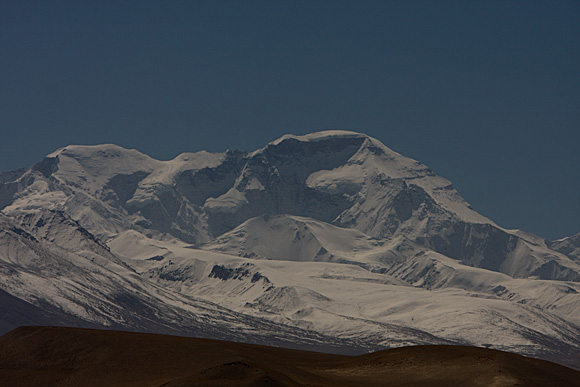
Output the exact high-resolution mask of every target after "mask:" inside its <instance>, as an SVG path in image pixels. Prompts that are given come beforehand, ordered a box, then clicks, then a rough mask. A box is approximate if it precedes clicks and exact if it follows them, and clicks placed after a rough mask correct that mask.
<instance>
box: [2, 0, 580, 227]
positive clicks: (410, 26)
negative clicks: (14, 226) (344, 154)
mask: <svg viewBox="0 0 580 387" xmlns="http://www.w3.org/2000/svg"><path fill="white" fill-rule="evenodd" d="M326 129H348V130H356V131H360V132H365V133H367V134H369V135H371V136H373V137H376V138H378V139H379V140H381V141H382V142H383V143H385V145H387V146H388V147H390V148H392V149H393V150H395V151H397V152H399V153H402V154H404V155H406V156H410V157H413V158H415V159H417V160H419V161H421V162H423V163H424V164H426V165H428V166H429V167H431V168H432V169H433V170H435V172H437V173H438V174H439V175H441V176H443V177H446V178H447V179H449V180H451V181H452V182H453V183H454V185H455V187H456V188H457V189H458V190H459V192H460V193H461V194H462V195H463V196H464V198H465V199H466V200H467V201H469V202H470V203H471V204H472V205H473V207H474V209H476V210H477V211H479V212H480V213H482V214H484V215H486V216H488V217H490V218H491V219H493V220H495V221H496V222H497V223H498V224H499V225H501V226H504V227H508V228H520V229H524V230H527V231H531V232H534V233H536V234H538V235H541V236H544V237H547V238H557V237H562V236H567V235H572V234H575V233H578V232H580V1H576V0H574V1H548V0H546V1H530V0H525V1H491V0H489V1H464V0H460V1H443V0H437V1H435V0H429V1H364V0H360V1H355V0H353V1H316V0H313V1H284V0H274V1H226V0H215V1H177V0H173V1H171V0H168V1H128V0H115V1H104V0H100V1H92V0H80V1H79V0H75V1H55V0H51V1H44V0H42V1H30V0H16V1H12V0H0V170H2V171H6V170H14V169H17V168H20V167H24V166H28V165H31V164H33V163H35V162H37V161H39V160H41V159H42V157H43V156H44V155H46V154H48V153H50V152H52V151H54V150H55V149H57V148H60V147H63V146H66V145H68V144H99V143H115V144H119V145H121V146H124V147H127V148H136V149H138V150H140V151H142V152H144V153H147V154H149V155H150V156H152V157H155V158H158V159H170V158H173V157H175V156H176V155H177V154H179V153H181V152H184V151H198V150H202V149H205V150H209V151H224V150H225V149H228V148H229V149H242V150H253V149H257V148H259V147H261V146H263V145H264V144H265V143H267V142H269V141H271V140H273V139H275V138H278V137H279V136H281V135H283V134H286V133H294V134H304V133H308V132H313V131H319V130H326Z"/></svg>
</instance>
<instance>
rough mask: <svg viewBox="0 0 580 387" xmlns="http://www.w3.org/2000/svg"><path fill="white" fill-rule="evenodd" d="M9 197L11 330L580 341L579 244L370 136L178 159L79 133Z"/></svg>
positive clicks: (542, 348)
mask: <svg viewBox="0 0 580 387" xmlns="http://www.w3.org/2000/svg"><path fill="white" fill-rule="evenodd" d="M0 209H1V211H2V213H1V217H0V220H2V223H1V224H2V228H1V229H0V239H1V240H2V244H0V269H1V270H3V271H2V273H5V274H3V275H2V276H1V277H0V287H1V289H2V291H3V292H4V293H2V294H5V297H7V299H8V298H9V299H10V300H12V301H13V302H15V303H17V304H18V305H20V306H19V308H21V309H22V310H23V311H32V310H34V313H32V312H26V313H25V312H23V313H22V314H21V315H18V316H16V315H10V316H11V317H8V318H6V320H5V321H4V326H7V327H10V326H14V325H18V324H21V323H27V322H28V321H29V320H31V321H32V322H34V318H33V317H30V318H28V317H27V316H36V315H37V314H38V315H42V314H43V313H44V314H45V315H46V313H49V314H50V316H56V315H58V316H60V317H58V319H57V318H56V317H50V318H52V319H54V320H55V324H57V323H59V321H60V322H61V323H63V324H64V323H66V324H69V325H76V326H103V325H104V326H112V327H128V328H131V329H135V330H144V331H149V332H165V333H167V332H168V331H169V332H173V333H182V334H185V335H199V334H200V332H205V333H204V334H205V335H206V337H230V336H233V337H234V338H235V337H237V336H236V335H237V334H234V333H232V332H234V331H235V330H236V329H238V328H236V327H237V326H240V327H242V326H243V327H244V328H240V329H242V330H245V332H246V333H245V334H244V335H245V336H247V337H248V338H250V339H248V340H253V341H255V342H265V340H266V341H267V340H274V337H275V338H276V339H275V340H278V342H280V343H282V345H286V346H288V345H296V346H298V345H310V346H311V348H320V347H325V348H326V347H327V350H332V351H336V349H337V348H350V350H352V351H354V352H356V351H364V350H368V349H379V348H383V347H385V346H399V345H406V344H429V343H471V344H476V345H484V344H485V345H486V346H492V347H496V348H501V349H508V350H512V351H516V352H521V353H526V354H539V353H544V354H546V353H548V354H549V355H545V356H552V357H558V356H560V357H562V356H564V355H563V354H564V353H565V354H568V353H571V352H570V351H572V352H574V348H577V347H578V344H579V342H578V337H580V336H579V335H578V334H579V333H580V328H579V327H578V324H580V318H579V317H578V316H579V315H580V314H579V313H580V296H578V291H580V284H579V283H578V282H580V265H579V261H578V254H577V253H576V249H575V248H574V239H568V240H562V241H556V242H550V241H545V240H543V239H541V238H539V237H537V236H534V235H531V234H528V233H524V232H520V231H514V230H506V229H504V228H502V227H500V226H498V225H496V224H495V223H494V222H493V221H491V220H489V219H487V218H486V217H484V216H482V215H480V214H478V213H477V212H475V211H474V210H473V209H472V208H471V206H470V205H469V204H468V203H467V202H466V201H465V200H463V199H462V198H461V196H460V194H459V193H458V192H457V191H456V190H455V189H454V188H453V186H452V184H451V183H450V182H449V181H448V180H446V179H444V178H442V177H439V176H437V175H436V174H435V173H434V172H433V171H432V170H430V169H429V168H428V167H426V166H425V165H423V164H421V163H419V162H418V161H415V160H413V159H410V158H407V157H404V156H402V155H400V154H398V153H396V152H394V151H392V150H391V149H389V148H387V147H386V146H385V145H383V144H382V143H381V142H380V141H379V140H377V139H374V138H372V137H369V136H367V135H364V134H361V133H356V132H347V131H325V132H318V133H312V134H308V135H304V136H294V135H286V136H283V137H281V138H280V139H278V140H275V141H272V142H270V143H269V144H267V145H266V146H265V147H263V148H261V149H258V150H256V151H254V152H241V151H227V152H223V153H208V152H197V153H184V154H181V155H179V156H177V157H176V158H175V159H173V160H168V161H159V160H155V159H153V158H151V157H149V156H147V155H144V154H142V153H140V152H138V151H136V150H128V149H124V148H121V147H118V146H116V145H97V146H67V147H65V148H62V149H59V150H57V151H56V152H54V153H51V154H50V155H48V156H46V157H45V158H44V159H43V160H42V161H40V162H39V163H37V164H35V165H34V166H32V167H30V168H27V169H23V170H19V171H15V172H9V173H3V174H0ZM12 301H11V302H12ZM160 310H163V311H164V312H163V313H162V314H161V313H159V312H156V311H160ZM178 316H181V317H178ZM200 316H205V317H204V318H203V319H200ZM59 319H60V320H59ZM192 321H196V323H195V324H193V323H192ZM200 321H206V323H208V324H209V323H210V322H212V323H211V324H213V325H212V326H213V328H212V329H206V325H204V324H205V323H203V322H200ZM43 323H45V322H44V320H43ZM238 323H239V324H238ZM200 324H201V325H200ZM240 324H241V325H240ZM260 324H266V325H264V327H263V328H258V327H259V326H260ZM268 324H270V325H268ZM491 326H493V331H494V334H493V335H492V334H489V333H484V332H489V331H490V327H491ZM162 327H163V328H162ZM185 327H190V328H185ZM192 327H196V328H195V329H194V328H192ZM275 331H279V332H284V333H280V334H275V333H273V332H275ZM249 332H253V333H249ZM305 332H310V333H305ZM298 337H303V339H297V338H298ZM291 343H293V344H291ZM323 343H327V344H323ZM332 348H334V349H332ZM546 348H548V350H546ZM546 351H547V352H546Z"/></svg>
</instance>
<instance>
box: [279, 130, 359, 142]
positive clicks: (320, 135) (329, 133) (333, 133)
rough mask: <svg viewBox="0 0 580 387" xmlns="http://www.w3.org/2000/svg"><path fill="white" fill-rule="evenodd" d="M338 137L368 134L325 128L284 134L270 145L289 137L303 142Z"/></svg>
mask: <svg viewBox="0 0 580 387" xmlns="http://www.w3.org/2000/svg"><path fill="white" fill-rule="evenodd" d="M337 137H341V138H367V137H368V136H367V135H366V134H364V133H359V132H352V131H349V130H325V131H322V132H314V133H308V134H305V135H300V136H297V135H294V134H285V135H284V136H282V137H280V138H279V139H277V140H274V141H272V142H271V143H270V144H269V145H278V144H280V143H281V142H283V141H285V140H288V139H294V140H298V141H301V142H316V141H323V140H327V139H329V138H337Z"/></svg>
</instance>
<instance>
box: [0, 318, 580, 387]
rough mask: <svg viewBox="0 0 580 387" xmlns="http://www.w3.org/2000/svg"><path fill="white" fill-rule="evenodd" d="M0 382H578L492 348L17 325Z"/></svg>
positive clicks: (574, 374)
mask: <svg viewBox="0 0 580 387" xmlns="http://www.w3.org/2000/svg"><path fill="white" fill-rule="evenodd" d="M0 384H1V385H2V386H168V387H169V386H224V385H225V386H227V385H236V386H262V385H263V386H299V385H306V386H566V387H569V386H580V371H575V370H572V369H569V368H566V367H563V366H561V365H557V364H554V363H550V362H547V361H542V360H536V359H530V358H526V357H523V356H519V355H514V354H511V353H506V352H500V351H495V350H489V349H483V348H474V347H460V346H417V347H406V348H398V349H390V350H386V351H380V352H376V353H372V354H367V355H362V356H356V357H349V356H340V355H330V354H323V353H315V352H304V351H297V350H289V349H282V348H274V347H266V346H258V345H251V344H241V343H233V342H225V341H217V340H206V339H194V338H184V337H176V336H164V335H155V334H143V333H128V332H118V331H105V330H90V329H77V328H54V327H22V328H18V329H16V330H14V331H12V332H9V333H7V334H6V335H4V336H2V337H0Z"/></svg>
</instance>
